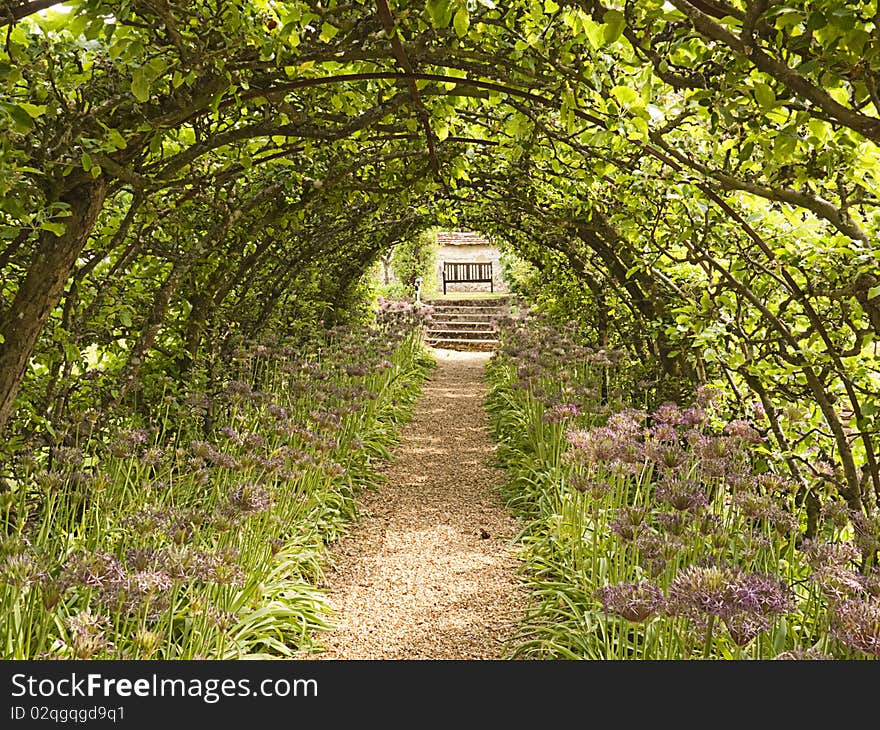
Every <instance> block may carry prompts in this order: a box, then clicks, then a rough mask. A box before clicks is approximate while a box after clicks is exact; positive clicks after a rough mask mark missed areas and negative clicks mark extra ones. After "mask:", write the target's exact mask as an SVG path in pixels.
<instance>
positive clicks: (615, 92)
mask: <svg viewBox="0 0 880 730" xmlns="http://www.w3.org/2000/svg"><path fill="white" fill-rule="evenodd" d="M611 95H612V96H613V97H614V98H615V99H617V101H618V102H619V103H620V104H622V105H623V106H625V107H627V108H628V109H636V108H639V107H644V106H645V103H644V102H643V101H642V97H641V96H639V92H637V91H636V90H635V89H631V88H630V87H629V86H615V87H614V88H613V89H611Z"/></svg>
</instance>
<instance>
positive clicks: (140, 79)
mask: <svg viewBox="0 0 880 730" xmlns="http://www.w3.org/2000/svg"><path fill="white" fill-rule="evenodd" d="M131 93H132V94H134V98H135V99H137V100H138V101H139V102H141V103H142V104H143V103H144V102H145V101H147V99H149V98H150V77H149V76H148V75H147V73H146V71H144V69H143V68H137V69H135V71H134V74H132V77H131Z"/></svg>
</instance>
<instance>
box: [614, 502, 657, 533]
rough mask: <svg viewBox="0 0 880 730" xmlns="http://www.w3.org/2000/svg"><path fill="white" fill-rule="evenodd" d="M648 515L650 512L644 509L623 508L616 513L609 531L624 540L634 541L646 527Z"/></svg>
mask: <svg viewBox="0 0 880 730" xmlns="http://www.w3.org/2000/svg"><path fill="white" fill-rule="evenodd" d="M647 514H648V510H647V508H644V507H621V508H620V509H619V510H617V512H616V513H615V518H614V519H613V520H612V521H611V523H610V524H609V529H610V530H611V531H612V532H613V533H614V534H616V535H619V536H620V537H622V538H623V539H624V540H634V539H635V537H636V535H637V534H638V533H639V531H640V530H641V529H642V528H643V527H644V523H645V517H646V516H647Z"/></svg>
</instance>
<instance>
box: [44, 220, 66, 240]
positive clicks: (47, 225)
mask: <svg viewBox="0 0 880 730" xmlns="http://www.w3.org/2000/svg"><path fill="white" fill-rule="evenodd" d="M40 228H42V229H43V230H44V231H51V232H52V233H54V234H55V235H56V236H59V237H60V236H63V235H64V231H66V230H67V226H66V225H64V223H53V222H52V221H43V222H42V223H40Z"/></svg>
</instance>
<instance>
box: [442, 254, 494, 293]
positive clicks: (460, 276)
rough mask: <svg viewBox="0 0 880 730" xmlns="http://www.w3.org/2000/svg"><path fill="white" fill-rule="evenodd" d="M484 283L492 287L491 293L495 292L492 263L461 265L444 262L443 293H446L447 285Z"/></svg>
mask: <svg viewBox="0 0 880 730" xmlns="http://www.w3.org/2000/svg"><path fill="white" fill-rule="evenodd" d="M469 283H484V284H489V285H490V286H491V289H490V291H495V282H494V280H493V278H492V262H491V261H490V262H488V263H479V264H478V263H461V262H457V263H454V262H446V261H444V262H443V293H444V294H445V293H446V285H447V284H469Z"/></svg>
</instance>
